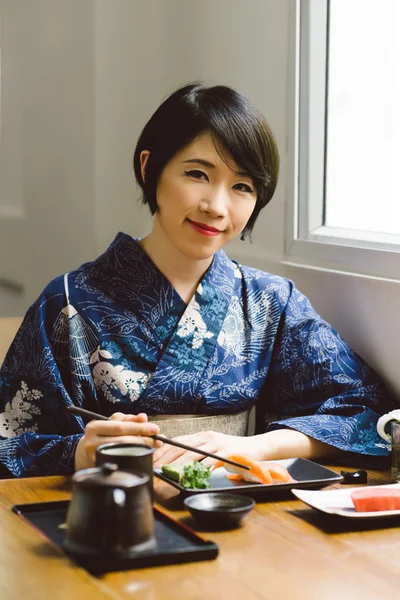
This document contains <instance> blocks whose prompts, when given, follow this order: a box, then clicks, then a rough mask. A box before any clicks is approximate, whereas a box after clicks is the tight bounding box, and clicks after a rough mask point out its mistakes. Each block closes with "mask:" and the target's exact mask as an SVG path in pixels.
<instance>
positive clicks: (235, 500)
mask: <svg viewBox="0 0 400 600" xmlns="http://www.w3.org/2000/svg"><path fill="white" fill-rule="evenodd" d="M183 503H184V505H185V506H186V508H187V509H188V510H189V511H190V513H191V514H192V516H193V517H195V519H197V520H198V521H199V523H201V524H202V525H205V526H207V527H213V528H216V529H232V528H233V527H239V525H240V523H241V521H242V519H243V518H244V517H245V516H246V515H247V513H249V512H250V511H251V509H252V508H253V507H254V505H255V501H254V500H253V499H252V498H249V497H248V496H242V495H240V494H225V493H222V494H218V493H215V494H194V495H193V496H189V497H188V498H185V500H184V501H183Z"/></svg>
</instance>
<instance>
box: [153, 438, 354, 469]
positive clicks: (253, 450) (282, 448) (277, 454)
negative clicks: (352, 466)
mask: <svg viewBox="0 0 400 600" xmlns="http://www.w3.org/2000/svg"><path fill="white" fill-rule="evenodd" d="M174 439H176V440H177V441H178V442H182V443H183V444H187V445H188V446H193V447H195V448H201V449H202V450H206V451H207V452H211V453H212V454H219V455H222V456H229V455H230V454H246V455H247V456H251V457H252V458H254V459H256V460H279V459H282V458H294V457H296V458H308V459H311V460H313V459H320V458H325V457H335V456H341V455H342V454H343V452H341V451H340V450H338V449H337V448H335V447H334V446H330V445H328V444H325V443H323V442H320V441H318V440H315V439H313V438H310V437H309V436H307V435H305V434H304V433H301V432H300V431H295V430H293V429H278V430H275V431H268V432H266V433H261V434H258V435H251V436H248V437H240V436H236V435H225V434H224V433H217V432H216V431H202V432H200V433H193V434H191V435H182V436H179V437H176V438H174ZM153 458H154V466H155V467H161V466H162V465H168V464H170V463H185V462H190V461H192V460H202V462H203V464H205V465H212V464H214V463H215V462H216V461H215V460H214V459H212V458H204V460H203V455H202V454H197V453H195V452H188V451H187V450H183V449H181V448H176V447H175V446H169V445H168V444H164V445H163V446H161V448H158V449H157V450H156V451H155V452H154V455H153Z"/></svg>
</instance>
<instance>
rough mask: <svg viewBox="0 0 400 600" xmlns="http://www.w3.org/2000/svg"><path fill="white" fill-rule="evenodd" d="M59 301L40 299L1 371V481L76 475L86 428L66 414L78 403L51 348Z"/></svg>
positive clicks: (21, 329)
mask: <svg viewBox="0 0 400 600" xmlns="http://www.w3.org/2000/svg"><path fill="white" fill-rule="evenodd" d="M58 296H62V295H61V294H57V292H55V293H54V298H53V299H52V300H49V299H48V298H45V297H44V296H41V298H39V300H38V301H37V302H36V303H35V304H34V305H32V307H31V308H30V309H29V310H28V312H27V314H26V316H25V318H24V321H23V323H22V325H21V327H20V329H19V331H18V333H17V335H16V337H15V339H14V341H13V343H12V345H11V347H10V349H9V351H8V353H7V356H6V358H5V361H4V363H3V365H2V367H1V370H0V469H1V473H0V476H15V477H29V476H33V475H36V476H38V475H56V474H69V473H72V472H73V470H74V456H75V449H76V445H77V443H78V441H79V439H80V437H81V436H82V434H83V431H84V428H83V424H82V421H81V420H80V419H79V418H76V417H74V416H72V415H70V414H69V413H68V412H67V411H66V407H67V406H68V405H70V404H72V403H73V401H72V398H71V396H70V393H69V392H68V391H67V387H68V373H64V374H63V373H62V372H61V370H60V365H59V364H58V363H57V360H56V358H55V356H54V352H53V348H52V341H51V332H52V327H53V325H54V317H55V315H56V314H57V312H58V310H60V309H62V304H60V302H61V303H62V297H61V298H59V299H58ZM59 304H60V305H59Z"/></svg>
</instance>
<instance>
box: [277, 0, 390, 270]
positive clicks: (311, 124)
mask: <svg viewBox="0 0 400 600" xmlns="http://www.w3.org/2000/svg"><path fill="white" fill-rule="evenodd" d="M329 4H330V0H295V1H294V2H293V3H291V14H290V26H289V40H290V45H289V61H288V63H289V74H288V75H289V77H288V82H289V86H288V94H289V98H288V100H289V101H288V119H287V121H288V180H287V202H286V240H285V260H284V261H283V262H284V264H288V265H293V264H296V265H301V264H303V265H304V264H307V265H311V266H315V267H323V268H328V269H334V270H339V271H345V272H349V271H350V272H355V273H359V274H362V275H369V276H375V277H383V278H386V279H394V280H396V281H399V280H400V235H393V234H383V233H375V232H365V231H358V230H351V229H340V228H334V227H328V226H326V225H324V186H325V166H326V165H325V156H326V152H325V150H326V125H327V120H326V90H327V85H328V73H327V51H328V47H329V35H328V28H329V21H328V19H329Z"/></svg>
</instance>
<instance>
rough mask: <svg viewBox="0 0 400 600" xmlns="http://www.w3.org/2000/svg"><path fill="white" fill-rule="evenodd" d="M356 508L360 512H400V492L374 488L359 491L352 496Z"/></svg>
mask: <svg viewBox="0 0 400 600" xmlns="http://www.w3.org/2000/svg"><path fill="white" fill-rule="evenodd" d="M350 495H351V499H352V500H353V503H354V508H355V509H356V511H359V512H374V511H379V510H400V490H399V489H393V488H392V489H388V488H382V489H379V488H376V487H372V488H370V489H368V488H361V489H357V490H355V491H354V492H352V493H351V494H350Z"/></svg>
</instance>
